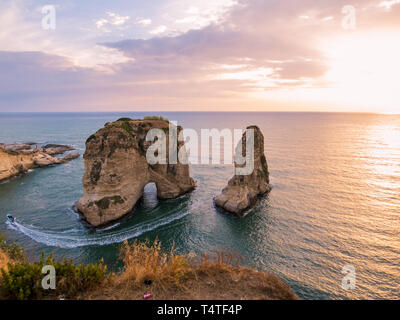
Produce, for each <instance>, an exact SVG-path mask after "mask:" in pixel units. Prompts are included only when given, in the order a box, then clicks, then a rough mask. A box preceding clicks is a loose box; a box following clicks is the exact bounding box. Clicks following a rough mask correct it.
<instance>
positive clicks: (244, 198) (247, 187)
mask: <svg viewBox="0 0 400 320" xmlns="http://www.w3.org/2000/svg"><path fill="white" fill-rule="evenodd" d="M247 129H253V130H254V170H253V172H252V173H251V174H250V175H238V174H237V172H238V168H243V167H244V166H245V165H246V164H242V165H239V164H237V163H236V162H235V175H234V176H233V177H232V179H231V180H230V181H229V182H228V185H227V186H226V187H225V188H224V189H223V190H222V193H221V194H220V195H218V196H217V197H215V198H214V203H215V205H216V206H217V207H220V208H222V209H223V210H225V211H227V212H229V213H231V214H234V215H237V216H244V215H245V213H246V212H247V211H248V210H249V209H251V208H252V207H253V206H254V205H255V204H256V203H257V201H258V198H259V196H261V195H264V194H266V193H268V192H269V191H270V190H271V188H270V186H269V172H268V165H267V161H266V158H265V155H264V136H263V134H262V132H261V130H260V129H259V128H258V127H257V126H250V127H248V128H247ZM241 143H242V148H240V144H239V145H238V147H237V148H236V153H238V152H242V155H243V156H245V155H246V151H245V150H246V132H245V133H244V134H243V137H242V141H241ZM242 150H243V151H242Z"/></svg>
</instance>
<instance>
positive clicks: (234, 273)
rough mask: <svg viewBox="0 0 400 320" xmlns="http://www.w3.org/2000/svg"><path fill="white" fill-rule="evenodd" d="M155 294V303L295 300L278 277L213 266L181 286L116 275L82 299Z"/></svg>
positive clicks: (193, 275)
mask: <svg viewBox="0 0 400 320" xmlns="http://www.w3.org/2000/svg"><path fill="white" fill-rule="evenodd" d="M147 293H151V295H152V298H151V299H154V300H293V299H298V298H297V296H296V295H295V294H294V293H293V291H292V290H291V289H290V288H289V287H288V286H286V285H285V284H284V283H283V282H282V281H281V280H280V279H278V278H277V277H276V276H275V275H272V274H266V273H263V272H258V271H255V270H252V269H248V268H243V267H230V268H227V267H226V266H224V267H222V268H221V266H218V265H210V266H207V267H206V268H204V267H203V268H201V270H196V271H195V272H193V273H192V274H191V275H186V277H185V279H184V280H180V281H179V283H173V282H169V281H168V282H161V281H154V282H153V283H152V284H151V285H145V284H144V283H140V284H137V283H136V284H135V283H133V282H129V281H126V280H124V279H122V278H121V277H119V276H114V277H113V278H112V279H111V280H109V281H108V282H106V283H104V284H103V285H102V286H101V287H99V288H97V289H96V290H94V291H91V292H87V293H85V294H83V295H81V296H79V297H77V298H78V299H84V300H143V299H144V298H143V296H144V294H147Z"/></svg>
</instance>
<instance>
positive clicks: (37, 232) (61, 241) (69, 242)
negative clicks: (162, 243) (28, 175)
mask: <svg viewBox="0 0 400 320" xmlns="http://www.w3.org/2000/svg"><path fill="white" fill-rule="evenodd" d="M188 214H189V211H184V212H181V213H179V214H177V215H173V216H169V217H165V218H161V219H154V220H153V221H148V222H145V223H140V224H137V225H135V226H132V227H130V228H127V229H125V230H120V231H116V232H113V233H107V232H100V233H97V232H96V233H87V234H82V230H77V229H73V230H70V233H69V234H66V233H65V231H51V230H41V229H39V228H36V227H33V226H29V227H27V226H24V225H22V224H21V223H19V222H17V221H15V222H14V223H10V222H9V221H7V222H6V225H7V227H8V228H9V229H12V230H15V231H17V232H21V233H23V234H24V235H26V236H27V237H29V238H31V239H32V240H34V241H36V242H39V243H43V244H45V245H47V246H51V247H58V248H77V247H86V246H101V245H108V244H112V243H121V242H123V241H125V240H128V239H132V238H136V237H138V236H140V235H142V234H143V233H146V232H149V231H152V230H154V229H157V228H159V227H161V226H165V225H167V224H170V223H171V222H173V221H176V220H179V219H182V218H183V217H185V216H187V215H188ZM103 231H104V230H103Z"/></svg>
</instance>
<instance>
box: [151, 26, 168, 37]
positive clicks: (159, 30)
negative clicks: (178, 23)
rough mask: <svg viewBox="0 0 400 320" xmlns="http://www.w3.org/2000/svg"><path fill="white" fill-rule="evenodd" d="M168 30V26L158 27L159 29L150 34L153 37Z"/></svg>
mask: <svg viewBox="0 0 400 320" xmlns="http://www.w3.org/2000/svg"><path fill="white" fill-rule="evenodd" d="M167 29H168V28H167V27H166V26H158V27H157V28H155V29H153V30H151V31H150V33H151V34H153V35H158V34H161V33H164V32H165V31H167Z"/></svg>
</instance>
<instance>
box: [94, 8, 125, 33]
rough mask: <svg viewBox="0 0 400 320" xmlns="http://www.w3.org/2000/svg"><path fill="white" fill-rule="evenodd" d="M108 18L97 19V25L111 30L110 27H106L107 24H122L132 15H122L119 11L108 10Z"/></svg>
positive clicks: (98, 27) (107, 30) (99, 27)
mask: <svg viewBox="0 0 400 320" xmlns="http://www.w3.org/2000/svg"><path fill="white" fill-rule="evenodd" d="M106 14H107V16H108V18H101V19H99V20H97V21H96V27H97V29H104V31H106V32H110V30H109V29H105V28H104V27H105V26H107V25H112V26H122V25H123V24H125V22H127V21H128V20H129V19H130V17H129V16H120V15H118V14H117V13H114V12H107V13H106Z"/></svg>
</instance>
